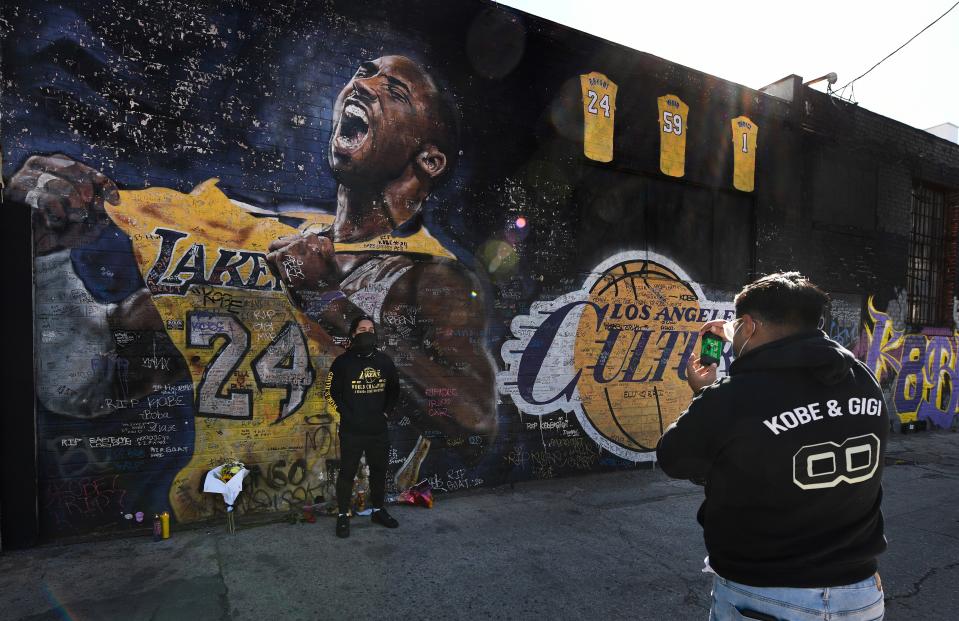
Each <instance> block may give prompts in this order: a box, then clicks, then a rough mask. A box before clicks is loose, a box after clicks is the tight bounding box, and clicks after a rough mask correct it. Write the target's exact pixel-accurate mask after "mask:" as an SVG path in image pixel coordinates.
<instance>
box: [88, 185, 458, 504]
mask: <svg viewBox="0 0 959 621" xmlns="http://www.w3.org/2000/svg"><path fill="white" fill-rule="evenodd" d="M120 196H121V201H120V204H119V205H117V206H113V205H107V210H108V213H109V214H110V217H111V218H112V219H113V221H114V222H115V223H116V224H117V225H118V226H119V227H120V228H121V229H122V230H123V231H124V232H125V233H126V234H127V235H128V236H129V238H130V240H131V242H132V246H133V252H134V255H135V258H136V262H137V265H138V267H139V269H140V272H141V274H142V275H143V280H144V282H145V283H146V286H147V288H148V289H149V291H150V294H151V298H152V301H153V304H154V306H155V307H156V309H157V311H158V312H159V314H160V317H161V319H162V320H163V324H164V327H165V329H166V332H167V334H168V335H169V337H170V339H171V340H172V341H173V344H174V345H175V346H176V348H177V349H178V350H179V351H180V353H181V354H182V355H183V358H184V360H185V361H186V363H187V365H188V367H189V369H190V374H191V376H192V380H193V388H194V408H195V415H196V423H195V429H194V432H195V445H194V451H193V457H192V460H191V461H190V463H189V464H187V466H186V467H185V468H184V469H183V470H182V471H181V472H180V473H179V474H178V475H177V477H176V478H175V480H174V482H173V485H172V486H171V489H170V503H171V505H172V506H173V508H174V511H175V512H176V517H177V519H179V520H191V519H197V518H200V517H203V516H204V515H205V514H206V513H208V512H209V507H210V502H209V500H208V499H207V498H202V497H201V496H203V494H202V493H201V492H200V491H199V490H200V481H202V478H203V477H204V476H205V474H206V472H207V471H208V470H209V469H211V468H213V467H215V466H217V465H219V464H221V463H223V462H224V461H225V460H226V459H227V458H235V459H239V460H240V461H242V462H244V463H245V464H247V465H248V466H249V465H259V466H260V470H261V472H263V473H264V474H265V473H267V472H268V471H271V468H272V467H273V465H275V464H277V463H282V464H283V469H284V472H285V471H286V467H287V466H289V467H290V468H291V470H290V473H289V475H288V476H286V475H285V476H282V477H278V478H276V479H275V480H272V481H271V483H270V488H271V490H270V491H271V492H277V493H278V494H280V495H285V497H286V498H287V501H288V502H289V499H290V498H292V499H294V500H296V501H299V500H306V499H307V498H312V495H310V493H309V492H310V491H311V490H309V489H307V488H306V487H304V485H306V484H307V483H308V482H309V480H313V481H315V480H317V478H322V476H320V477H317V475H321V474H322V473H323V472H324V470H325V459H326V458H333V457H335V456H336V454H335V451H336V447H335V441H334V438H335V431H330V430H335V425H336V423H337V422H338V419H339V416H338V414H337V413H336V412H335V411H329V410H328V408H327V405H326V399H325V395H324V394H323V384H324V383H325V379H326V377H325V376H326V374H327V371H328V369H329V366H330V364H331V363H332V361H333V359H334V358H335V356H336V355H338V354H339V353H340V352H341V351H342V350H340V349H339V348H337V347H335V346H334V344H333V342H332V339H331V337H330V336H329V335H328V334H327V333H326V332H325V331H324V330H323V329H322V328H320V326H319V325H318V324H316V323H314V322H313V321H312V320H311V319H309V317H307V316H306V315H304V314H303V313H301V312H300V311H299V309H297V308H296V307H295V306H294V305H293V304H291V303H290V301H289V298H288V297H287V293H286V291H285V288H284V287H285V285H283V283H282V282H281V280H280V278H279V276H278V275H277V274H276V273H275V272H274V271H273V270H272V268H271V266H270V265H268V264H267V262H266V254H267V252H268V247H269V244H270V243H271V242H272V241H274V240H275V239H277V238H278V237H281V236H285V235H290V234H294V233H296V232H297V230H300V231H303V230H309V229H319V228H324V227H326V226H328V225H329V224H330V223H331V222H332V219H333V216H331V215H326V214H318V213H315V212H309V213H302V214H300V213H298V214H291V213H284V215H286V216H293V217H299V218H301V219H303V223H302V225H301V226H300V227H299V229H297V228H293V227H291V226H288V225H286V224H283V223H281V222H279V221H278V220H277V219H275V218H271V217H256V216H254V215H252V214H251V213H249V212H248V211H246V210H244V209H242V208H240V207H238V206H236V205H235V204H233V203H232V202H231V201H230V200H229V199H228V198H227V197H226V195H224V194H223V192H221V191H220V190H219V188H217V187H216V179H211V180H209V181H206V182H204V183H202V184H201V185H199V186H197V188H196V189H194V190H193V192H191V193H190V194H183V193H180V192H177V191H174V190H169V189H165V188H151V189H147V190H140V191H124V192H121V193H120ZM336 251H337V252H370V251H374V252H394V253H410V252H419V253H424V254H432V255H436V256H449V257H452V256H453V255H452V254H451V253H449V252H448V251H447V250H446V249H445V248H443V247H442V245H441V244H440V243H439V242H438V241H436V240H435V239H434V238H433V237H432V236H430V235H429V233H428V232H426V231H425V229H424V230H421V231H419V232H418V233H416V234H414V235H411V236H408V237H405V238H394V237H392V236H390V235H383V236H381V237H378V238H376V239H373V240H370V241H366V242H360V243H356V244H337V246H336ZM283 267H284V269H287V270H290V269H296V268H297V266H296V265H289V266H287V265H284V266H283ZM318 425H325V426H326V427H327V428H328V429H327V433H325V435H324V438H325V441H323V442H320V443H319V444H317V442H316V435H315V432H316V431H317V426H318ZM311 434H313V435H312V436H311ZM311 437H312V438H313V441H312V443H311V442H310V438H311ZM293 464H299V469H298V471H297V476H294V473H293V471H292V465H293ZM297 479H298V480H297ZM320 493H322V492H321V491H320ZM300 496H302V498H300ZM272 508H275V509H279V508H283V507H272Z"/></svg>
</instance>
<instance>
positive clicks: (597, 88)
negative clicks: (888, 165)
mask: <svg viewBox="0 0 959 621" xmlns="http://www.w3.org/2000/svg"><path fill="white" fill-rule="evenodd" d="M579 83H580V87H581V89H582V91H583V153H584V154H585V155H586V157H588V158H589V159H591V160H596V161H597V162H611V161H612V160H613V129H614V127H615V121H616V90H617V88H618V87H617V86H616V84H615V83H614V82H613V81H612V80H610V79H609V78H607V77H606V76H605V75H603V74H602V73H597V72H595V71H593V72H591V73H586V74H583V75H581V76H579Z"/></svg>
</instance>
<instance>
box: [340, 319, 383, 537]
mask: <svg viewBox="0 0 959 621" xmlns="http://www.w3.org/2000/svg"><path fill="white" fill-rule="evenodd" d="M350 339H351V340H350V348H349V349H347V350H346V352H344V353H343V354H340V355H339V356H338V357H337V358H336V360H334V361H333V365H332V366H331V367H330V373H329V375H328V376H327V380H326V381H327V395H328V398H329V401H330V404H331V405H332V406H333V407H334V408H335V409H336V411H337V412H339V414H340V474H339V476H338V477H337V479H336V501H337V504H338V505H339V506H338V508H339V515H338V516H337V519H336V536H337V537H349V536H350V517H349V512H350V501H351V500H352V499H353V478H354V477H355V476H356V470H357V468H358V467H359V465H360V457H362V456H363V454H364V453H366V464H367V466H369V468H370V505H371V506H372V507H373V515H372V517H371V520H372V521H373V522H374V523H376V524H381V525H383V526H385V527H387V528H396V527H397V526H399V523H398V522H397V521H396V519H395V518H394V517H393V516H391V515H390V514H389V513H387V511H386V509H384V508H383V500H384V496H385V495H386V464H387V459H388V454H389V450H390V440H389V436H388V435H387V430H386V419H387V418H388V417H389V415H390V413H391V412H392V410H393V406H395V405H396V398H397V395H399V377H398V375H397V373H396V367H395V366H394V365H393V361H392V360H391V359H390V357H389V356H387V355H386V354H384V353H383V352H381V351H378V350H377V349H376V327H375V325H374V324H373V320H372V319H371V318H369V317H367V316H359V317H357V318H356V319H354V320H353V323H352V325H351V326H350Z"/></svg>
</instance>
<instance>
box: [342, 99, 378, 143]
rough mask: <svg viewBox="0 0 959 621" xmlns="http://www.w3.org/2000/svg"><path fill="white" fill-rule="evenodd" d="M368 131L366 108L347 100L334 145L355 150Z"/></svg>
mask: <svg viewBox="0 0 959 621" xmlns="http://www.w3.org/2000/svg"><path fill="white" fill-rule="evenodd" d="M369 132H370V117H369V115H368V114H367V112H366V110H364V109H363V108H362V107H360V106H358V105H357V104H355V103H350V102H347V103H346V105H345V106H344V107H343V114H342V116H341V117H340V126H339V131H338V132H337V135H336V145H337V146H338V147H339V148H340V149H342V150H344V151H356V150H357V149H358V148H359V147H360V145H362V144H363V142H364V141H365V140H366V137H367V136H368V135H369Z"/></svg>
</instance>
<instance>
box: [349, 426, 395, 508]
mask: <svg viewBox="0 0 959 621" xmlns="http://www.w3.org/2000/svg"><path fill="white" fill-rule="evenodd" d="M389 450H390V439H389V436H388V435H387V434H386V433H385V432H384V433H382V434H378V435H374V436H364V435H359V434H352V433H343V432H340V474H339V476H338V477H337V478H336V502H337V505H339V509H340V513H346V512H348V511H349V510H350V500H352V499H353V478H354V477H355V476H356V470H357V469H358V468H359V466H360V457H362V456H363V453H366V465H367V466H369V467H370V506H371V507H373V508H374V509H382V508H383V499H384V496H385V495H386V460H387V459H388V454H389Z"/></svg>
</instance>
